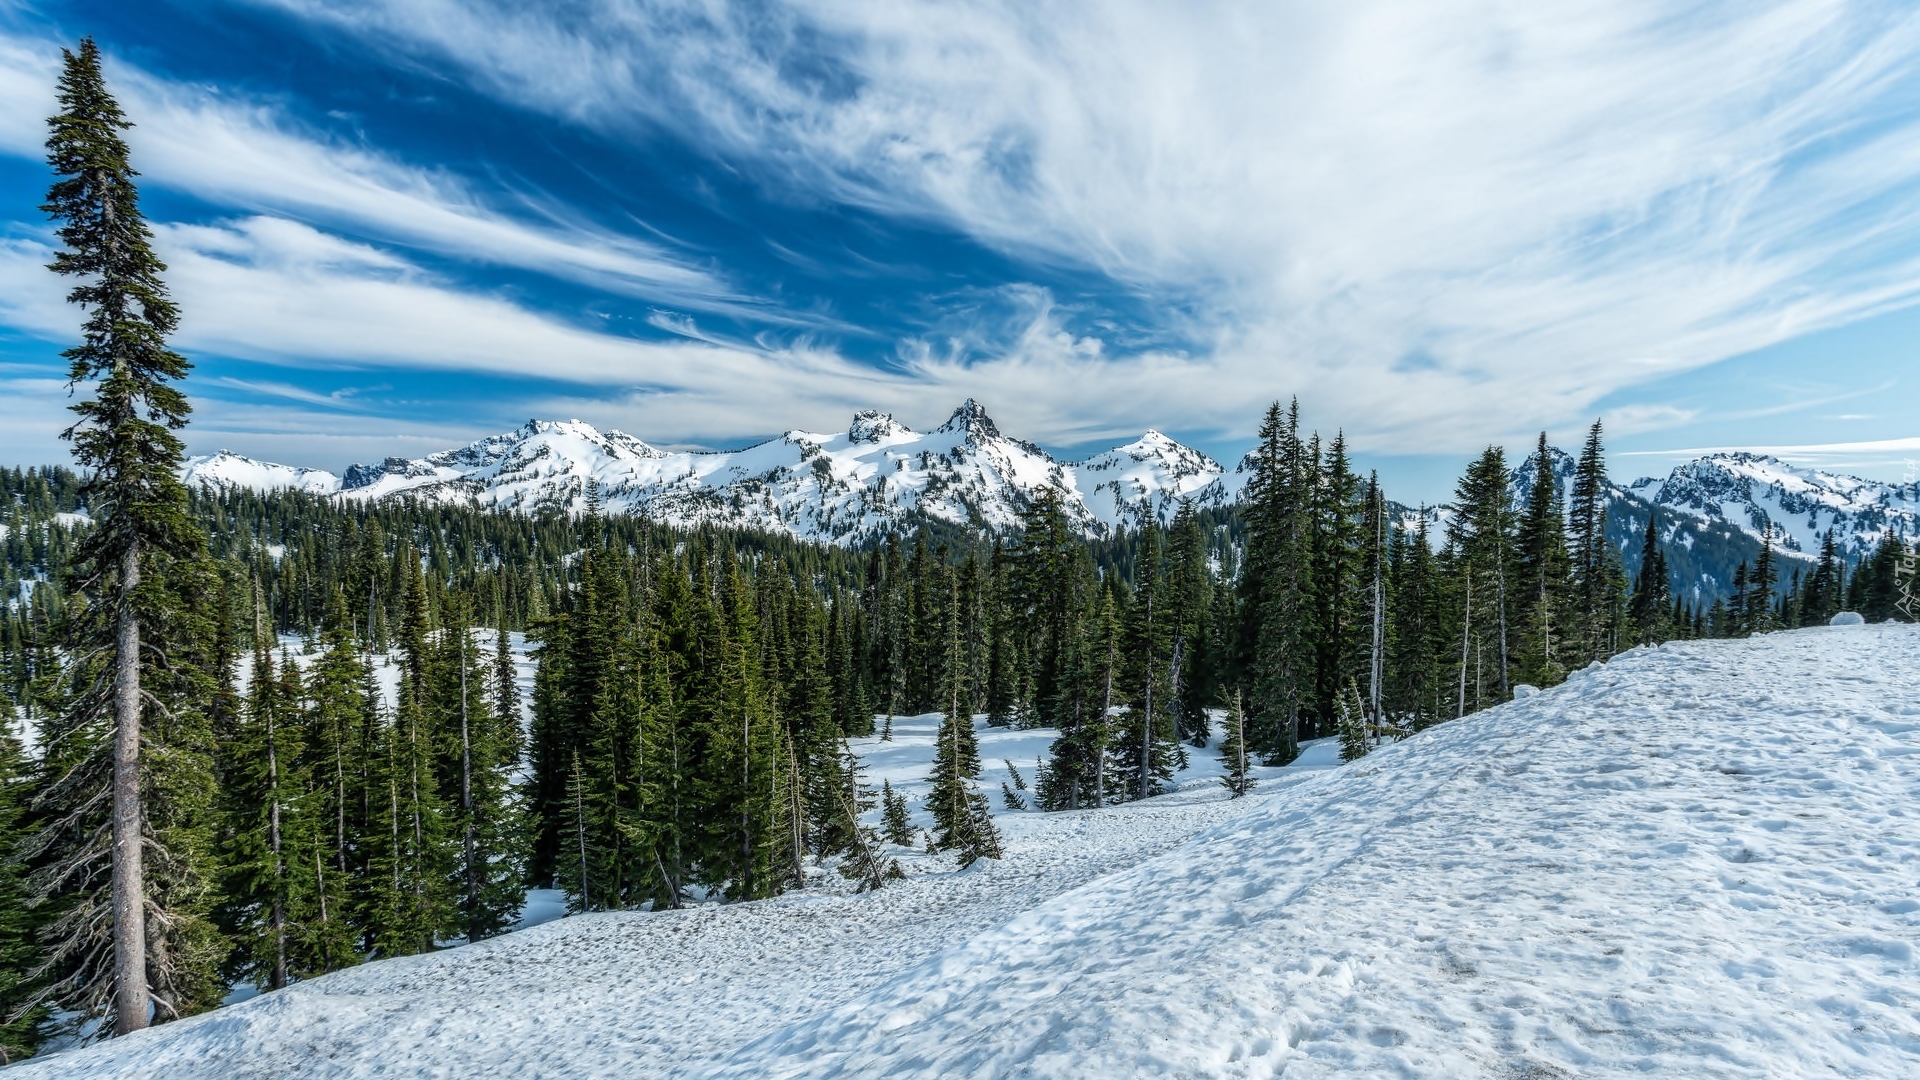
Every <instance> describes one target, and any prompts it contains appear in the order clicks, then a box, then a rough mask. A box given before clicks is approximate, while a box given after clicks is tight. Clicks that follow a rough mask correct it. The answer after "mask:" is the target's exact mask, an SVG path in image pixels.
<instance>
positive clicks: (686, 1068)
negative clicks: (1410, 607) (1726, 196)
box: [18, 625, 1920, 1080]
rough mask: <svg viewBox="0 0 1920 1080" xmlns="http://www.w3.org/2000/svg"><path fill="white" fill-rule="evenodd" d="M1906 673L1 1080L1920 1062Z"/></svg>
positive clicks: (1129, 1072) (1607, 718)
mask: <svg viewBox="0 0 1920 1080" xmlns="http://www.w3.org/2000/svg"><path fill="white" fill-rule="evenodd" d="M1916 685H1920V629H1917V628H1915V627H1911V626H1891V625H1889V626H1867V627H1854V628H1823V629H1820V630H1808V631H1795V632H1791V633H1782V634H1773V635H1768V636H1764V637H1759V638H1755V639H1751V640H1746V641H1712V642H1689V643H1685V644H1680V645H1669V646H1665V647H1662V648H1660V649H1657V650H1639V651H1635V652H1632V653H1628V654H1626V655H1624V656H1622V657H1619V658H1617V659H1616V660H1615V661H1614V662H1613V663H1611V664H1609V665H1606V666H1605V667H1600V668H1595V669H1590V670H1589V671H1587V672H1584V673H1582V674H1580V675H1578V676H1576V677H1575V678H1574V679H1573V680H1571V681H1570V682H1569V683H1567V684H1566V685H1565V686H1562V687H1558V688H1555V689H1553V690H1549V691H1547V692H1545V693H1542V694H1539V695H1536V696H1534V697H1531V698H1528V699H1526V700H1524V701H1520V702H1516V703H1513V704H1510V705H1505V706H1501V707H1500V708H1497V709H1493V710H1489V711H1488V712H1485V713H1482V714H1479V715H1477V716H1474V717H1470V718H1468V719H1466V720H1463V721H1457V722H1454V723H1450V724H1445V725H1442V726H1440V727H1438V728H1435V729H1433V730H1431V731H1429V732H1428V733H1426V734H1424V735H1422V736H1419V737H1417V738H1415V739H1413V740H1411V741H1409V742H1405V743H1401V744H1399V745H1397V746H1393V747H1389V748H1387V749H1386V750H1383V751H1381V752H1379V753H1377V754H1375V755H1373V756H1370V757H1368V758H1366V759H1365V760H1363V761H1361V762H1357V763H1355V764H1353V765H1349V766H1344V767H1339V768H1332V769H1321V770H1285V771H1280V772H1278V773H1277V774H1276V773H1275V772H1269V773H1268V775H1267V777H1266V779H1265V781H1264V782H1263V784H1262V786H1261V787H1260V788H1259V789H1257V790H1256V791H1255V793H1254V795H1253V796H1252V797H1250V798H1248V799H1243V800H1239V801H1237V802H1227V801H1224V800H1222V799H1221V797H1220V795H1221V792H1220V789H1219V787H1218V786H1217V785H1215V784H1211V783H1209V784H1206V785H1204V786H1202V787H1197V788H1188V789H1185V790H1182V791H1180V792H1177V793H1175V794H1173V795H1170V796H1164V797H1162V798H1160V799H1155V800H1149V801H1147V802H1143V803H1136V804H1130V805H1126V806H1122V807H1113V808H1107V809H1103V810H1090V811H1082V812H1078V813H1073V814H1009V815H1006V816H1004V817H1003V818H1002V824H1003V827H1004V828H1005V830H1006V832H1007V836H1008V841H1009V844H1008V854H1007V858H1006V859H1005V860H1004V861H1002V862H999V863H984V864H979V865H977V866H976V867H975V868H972V869H970V870H967V871H963V872H958V873H954V872H950V871H949V872H934V873H920V874H917V875H915V876H914V877H912V878H911V879H910V880H908V881H906V882H903V883H900V884H898V885H896V886H893V887H889V888H888V889H886V890H884V891H882V892H880V893H878V894H873V895H866V896H852V895H847V894H846V893H845V892H844V890H828V889H816V890H809V891H807V892H802V893H795V894H789V895H787V896H785V897H781V898H779V899H777V900H773V901H768V902H763V903H756V904H742V905H733V906H727V907H702V908H696V909H692V910H687V911H680V912H663V913H657V914H652V913H625V914H612V915H596V916H585V917H576V918H571V919H565V920H561V921H559V922H555V923H549V924H547V925H545V926H541V927H537V928H535V929H532V930H528V931H523V932H520V933H516V934H512V935H508V936H507V937H504V938H500V939H495V940H493V941H489V942H484V943H481V944H479V945H474V946H467V947H463V948H460V949H454V950H450V951H447V952H442V953H438V954H434V955H430V956H424V957H417V958H411V959H405V960H397V961H386V962H382V963H376V964H372V965H369V966H366V967H363V968H358V969H354V970H350V971H345V972H339V973H336V974H334V975H329V976H326V977H324V978H320V979H316V980H313V981H311V982H307V983H302V984H298V985H296V986H294V987H292V988H290V989H288V990H284V991H280V992H278V993H274V994H268V995H264V996H262V997H260V998H257V999H254V1000H252V1001H249V1002H245V1003H242V1004H240V1005H237V1006H234V1007H232V1008H228V1009H223V1010H220V1011H219V1012H216V1013H213V1014H210V1015H207V1016H202V1017H197V1018H194V1019H191V1020H187V1021H183V1022H180V1023H175V1024H168V1025H164V1026H162V1027H160V1028H157V1029H154V1030H151V1031H147V1032H142V1033H138V1034H136V1035H134V1036H131V1037H128V1038H126V1039H122V1040H117V1041H115V1042H111V1043H108V1044H105V1045H102V1046H97V1047H94V1048H91V1049H87V1050H82V1051H77V1052H73V1053H69V1054H65V1055H60V1056H56V1057H53V1058H49V1059H45V1060H43V1061H34V1062H28V1063H26V1064H25V1065H24V1066H21V1067H19V1069H18V1073H19V1075H20V1076H21V1077H22V1078H40V1077H63V1078H64V1077H88V1078H98V1080H105V1078H109V1077H136V1076H138V1077H148V1076H166V1077H169V1078H181V1080H187V1078H196V1077H227V1076H256V1077H283V1076H285V1077H291V1076H301V1077H356V1078H359V1077H388V1076H426V1075H435V1076H439V1075H445V1076H489V1077H635V1078H645V1077H665V1076H676V1077H703V1076H726V1077H753V1078H755V1080H760V1078H766V1077H800V1076H807V1077H947V1076H979V1077H989V1076H991V1077H1014V1076H1020V1077H1102V1078H1104V1077H1120V1076H1181V1077H1271V1076H1275V1075H1279V1074H1280V1073H1281V1072H1282V1071H1283V1070H1284V1073H1285V1075H1287V1076H1289V1077H1320V1076H1327V1077H1331V1076H1413V1077H1461V1076H1515V1077H1518V1076H1527V1077H1563V1076H1582V1077H1594V1076H1599V1077H1605V1076H1621V1077H1625V1076H1636V1077H1639V1076H1687V1077H1785V1076H1812V1075H1822V1076H1826V1075H1832V1076H1848V1077H1910V1076H1914V1075H1920V1015H1916V1013H1915V1010H1914V1002H1915V1000H1916V999H1915V990H1914V988H1915V986H1916V985H1920V984H1917V983H1916V967H1915V952H1914V943H1915V939H1916V937H1920V899H1917V898H1916V897H1915V895H1914V883H1915V881H1916V880H1920V809H1916V807H1920V798H1917V797H1920V699H1917V698H1916V697H1915V696H1914V692H1913V687H1914V686H1916ZM930 722H931V721H930V720H929V721H927V722H926V723H930ZM926 723H922V724H918V725H915V724H908V723H903V724H900V725H899V726H898V727H897V729H896V730H897V731H899V732H900V735H901V743H900V748H898V749H894V750H888V749H887V746H883V745H881V744H877V743H863V744H862V746H861V747H859V749H860V750H861V752H862V753H863V754H864V755H866V756H867V757H868V760H870V761H871V762H873V763H874V765H875V767H876V771H880V772H891V771H894V770H896V769H905V768H906V767H907V765H906V762H905V757H906V756H911V754H912V751H911V750H910V749H909V748H908V740H920V741H925V737H926V735H927V734H928V732H926V731H924V730H921V729H922V728H924V727H925V726H926ZM1000 739H1006V740H1010V741H1009V742H1008V743H1007V744H1006V746H1005V747H1004V750H1005V753H1004V755H1003V753H1002V752H1001V751H1002V749H1003V748H1002V747H1001V746H1000V745H999V744H998V742H997V740H1000ZM1016 743H1017V749H1016V747H1015V744H1016ZM887 745H889V746H890V745H892V744H887ZM1033 745H1034V744H1033V737H1032V736H1031V734H1029V733H1023V732H995V733H984V738H983V743H982V747H981V757H982V759H983V760H984V761H986V762H989V763H992V762H996V761H997V760H998V759H999V758H1000V757H1001V756H1008V757H1013V756H1016V755H1018V756H1020V757H1024V756H1025V755H1027V754H1029V753H1031V752H1033ZM922 752H923V753H924V751H922ZM888 754H893V755H896V757H895V758H892V759H889V758H888V757H887V755H888ZM902 778H904V777H902ZM996 801H997V800H996ZM1196 832H1197V833H1198V835H1197V836H1196V835H1195V834H1196ZM1189 837H1191V839H1188V838H1189Z"/></svg>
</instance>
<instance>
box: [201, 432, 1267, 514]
mask: <svg viewBox="0 0 1920 1080" xmlns="http://www.w3.org/2000/svg"><path fill="white" fill-rule="evenodd" d="M184 476H185V479H186V481H187V482H188V483H189V484H194V485H199V486H204V487H208V488H211V489H214V490H225V489H228V488H231V487H244V488H252V489H255V490H283V489H292V490H299V491H306V492H309V493H312V494H316V495H327V496H331V497H334V498H338V499H383V498H388V497H392V496H400V495H405V496H411V497H417V498H422V499H427V500H430V501H438V502H455V503H476V504H478V505H483V506H490V507H495V508H499V509H507V510H522V511H528V512H532V511H536V510H540V509H545V508H556V509H563V510H567V511H571V512H576V513H577V512H580V511H581V510H583V509H584V508H585V507H586V503H587V494H588V485H589V483H591V484H593V485H595V486H597V487H598V489H599V492H600V497H601V500H602V503H603V505H604V506H605V507H607V508H608V509H609V510H614V511H627V512H643V513H645V514H647V515H649V516H651V517H653V518H654V519H656V520H659V521H663V522H667V523H671V524H675V525H681V526H688V527H693V526H700V525H728V526H751V527H758V528H764V529H770V530H774V531H780V532H785V533H788V534H789V535H792V536H797V537H802V538H806V539H815V540H824V541H829V542H834V543H844V544H858V543H862V542H864V541H866V540H870V539H872V538H874V537H876V536H881V535H885V534H888V533H891V532H893V531H895V530H896V529H897V528H898V527H899V525H900V523H901V521H902V520H903V518H904V517H906V516H908V515H911V514H913V513H915V512H919V513H924V514H926V515H928V516H930V517H933V518H937V519H940V520H944V521H948V522H952V523H955V524H961V525H967V524H975V523H979V524H985V525H988V526H991V527H994V528H999V529H1006V528H1010V527H1012V526H1014V525H1015V524H1017V522H1018V520H1019V513H1020V510H1021V509H1022V507H1024V506H1025V505H1026V503H1027V501H1028V500H1029V499H1030V498H1031V497H1032V496H1033V495H1034V494H1036V493H1037V492H1038V491H1040V490H1041V489H1043V488H1053V489H1055V490H1057V491H1059V492H1060V493H1061V495H1062V501H1063V503H1064V504H1065V506H1066V509H1067V513H1068V515H1069V516H1070V517H1071V518H1072V519H1073V520H1074V522H1075V524H1076V525H1077V526H1078V527H1079V528H1080V529H1081V530H1082V531H1083V532H1085V533H1087V534H1088V535H1105V534H1108V533H1110V532H1111V531H1112V529H1113V528H1114V527H1116V526H1118V525H1121V524H1137V523H1138V521H1139V520H1141V519H1142V518H1143V517H1144V516H1145V515H1147V514H1149V513H1151V514H1153V515H1154V516H1156V517H1157V518H1159V519H1161V520H1169V519H1170V518H1171V516H1172V513H1173V510H1174V509H1175V507H1176V505H1177V503H1178V501H1179V500H1180V499H1189V500H1191V501H1193V502H1194V503H1195V504H1196V505H1202V506H1210V505H1224V504H1225V503H1226V502H1229V501H1230V500H1231V495H1232V493H1233V492H1234V491H1237V480H1238V478H1237V477H1229V476H1227V475H1226V474H1225V471H1224V470H1223V469H1222V468H1221V466H1220V465H1219V464H1218V463H1217V462H1215V461H1214V460H1213V459H1212V458H1209V457H1207V456H1206V455H1204V454H1201V453H1199V452H1198V451H1195V450H1192V449H1190V448H1188V447H1185V446H1182V445H1180V444H1179V443H1178V442H1175V441H1174V440H1172V439H1170V438H1168V437H1166V436H1165V435H1162V434H1160V433H1159V432H1148V433H1147V435H1146V436H1144V437H1143V438H1141V439H1140V440H1138V441H1136V442H1134V443H1131V444H1129V445H1127V446H1123V447H1119V448H1117V449H1115V450H1111V451H1108V452H1107V453H1105V454H1101V455H1099V456H1097V457H1095V458H1092V459H1090V460H1089V461H1087V462H1084V463H1082V464H1079V465H1073V464H1066V463H1062V462H1058V461H1055V460H1054V459H1053V458H1052V456H1050V455H1049V454H1047V453H1046V452H1045V451H1044V450H1041V449H1040V448H1039V447H1037V446H1035V445H1033V444H1032V443H1029V442H1026V441H1024V440H1020V439H1014V438H1008V437H1006V436H1004V435H1002V434H1001V433H1000V431H999V429H998V428H997V427H995V426H994V423H993V421H992V419H991V418H989V417H988V416H987V414H986V411H985V410H984V409H982V408H981V407H980V405H979V404H978V403H977V402H973V401H968V402H966V403H965V404H963V405H962V406H960V407H959V408H958V409H956V410H954V412H953V415H952V416H951V417H949V418H948V420H947V421H946V422H945V423H944V424H942V425H940V426H939V427H937V428H935V429H934V430H932V431H930V432H926V433H919V432H915V431H913V430H912V429H911V428H908V427H907V426H906V425H904V424H901V423H899V422H898V421H896V420H894V419H893V418H892V417H891V416H887V415H885V414H881V413H875V412H872V411H867V412H862V413H859V414H857V415H856V416H855V417H854V418H853V421H852V423H851V424H849V425H848V429H847V430H846V431H845V432H842V433H818V432H808V431H799V430H795V431H789V432H787V433H785V434H784V435H782V436H780V437H779V438H775V439H770V440H768V441H766V442H763V443H760V444H758V445H755V446H750V447H748V448H746V449H744V450H735V451H727V452H722V453H701V452H680V451H664V450H660V449H657V448H655V447H652V446H649V445H647V444H646V443H644V442H642V441H640V440H639V439H636V438H634V437H633V436H631V435H627V434H625V433H623V432H619V431H607V432H601V431H599V430H596V429H595V428H594V427H593V426H592V425H591V424H587V423H584V422H582V421H579V420H565V421H549V420H530V421H528V422H527V423H526V424H525V425H524V426H523V427H521V428H519V429H518V430H515V431H511V432H506V433H504V434H501V435H495V436H490V437H488V438H485V439H481V440H479V441H477V442H474V443H472V444H470V445H468V446H465V447H461V448H458V449H454V450H445V451H442V452H440V453H436V454H430V455H428V456H427V457H424V458H419V459H413V460H409V459H406V458H388V459H387V460H386V461H384V462H382V463H381V464H379V465H372V466H367V465H355V466H353V467H351V468H349V469H347V470H346V472H345V473H344V474H342V475H340V476H334V475H333V474H332V473H328V472H323V471H321V470H318V469H297V468H293V467H291V466H286V465H275V464H272V463H269V462H259V461H254V460H252V459H250V458H245V457H241V456H239V455H237V454H232V453H229V452H227V451H224V450H223V451H221V452H220V453H219V454H216V455H213V456H211V457H199V458H193V459H191V460H190V461H189V462H188V464H187V466H186V469H185V472H184Z"/></svg>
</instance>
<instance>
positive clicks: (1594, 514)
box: [1568, 420, 1624, 667]
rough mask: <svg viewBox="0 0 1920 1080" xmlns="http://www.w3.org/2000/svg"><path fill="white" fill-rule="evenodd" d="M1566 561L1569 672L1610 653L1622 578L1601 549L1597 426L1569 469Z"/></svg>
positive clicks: (1603, 471)
mask: <svg viewBox="0 0 1920 1080" xmlns="http://www.w3.org/2000/svg"><path fill="white" fill-rule="evenodd" d="M1568 531H1569V539H1570V544H1569V546H1570V548H1571V549H1572V550H1571V559H1572V570H1573V572H1572V585H1571V589H1570V595H1571V599H1572V607H1573V612H1572V619H1571V625H1570V626H1569V631H1570V635H1569V636H1570V638H1571V639H1572V642H1573V648H1572V649H1571V650H1570V652H1569V655H1572V656H1576V657H1577V660H1576V661H1572V662H1570V663H1569V664H1568V666H1569V667H1573V666H1583V665H1585V664H1586V663H1589V662H1591V661H1594V660H1605V659H1606V658H1607V657H1608V656H1609V655H1611V654H1612V651H1613V641H1612V640H1611V637H1610V632H1611V630H1612V629H1613V616H1614V609H1615V607H1616V606H1617V604H1618V598H1619V593H1620V591H1621V587H1622V583H1623V579H1624V575H1623V574H1622V573H1621V571H1620V568H1619V564H1618V560H1617V559H1616V558H1615V557H1614V552H1613V548H1612V547H1610V546H1609V545H1608V544H1607V466H1606V459H1605V457H1604V450H1603V448H1602V446H1601V442H1600V421H1598V420H1595V421H1594V422H1593V427H1592V428H1591V429H1589V430H1588V432H1587V442H1586V445H1585V446H1584V447H1582V448H1581V451H1580V460H1579V463H1578V464H1577V465H1576V466H1575V467H1574V473H1573V492H1572V508H1571V513H1570V514H1569V515H1568Z"/></svg>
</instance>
